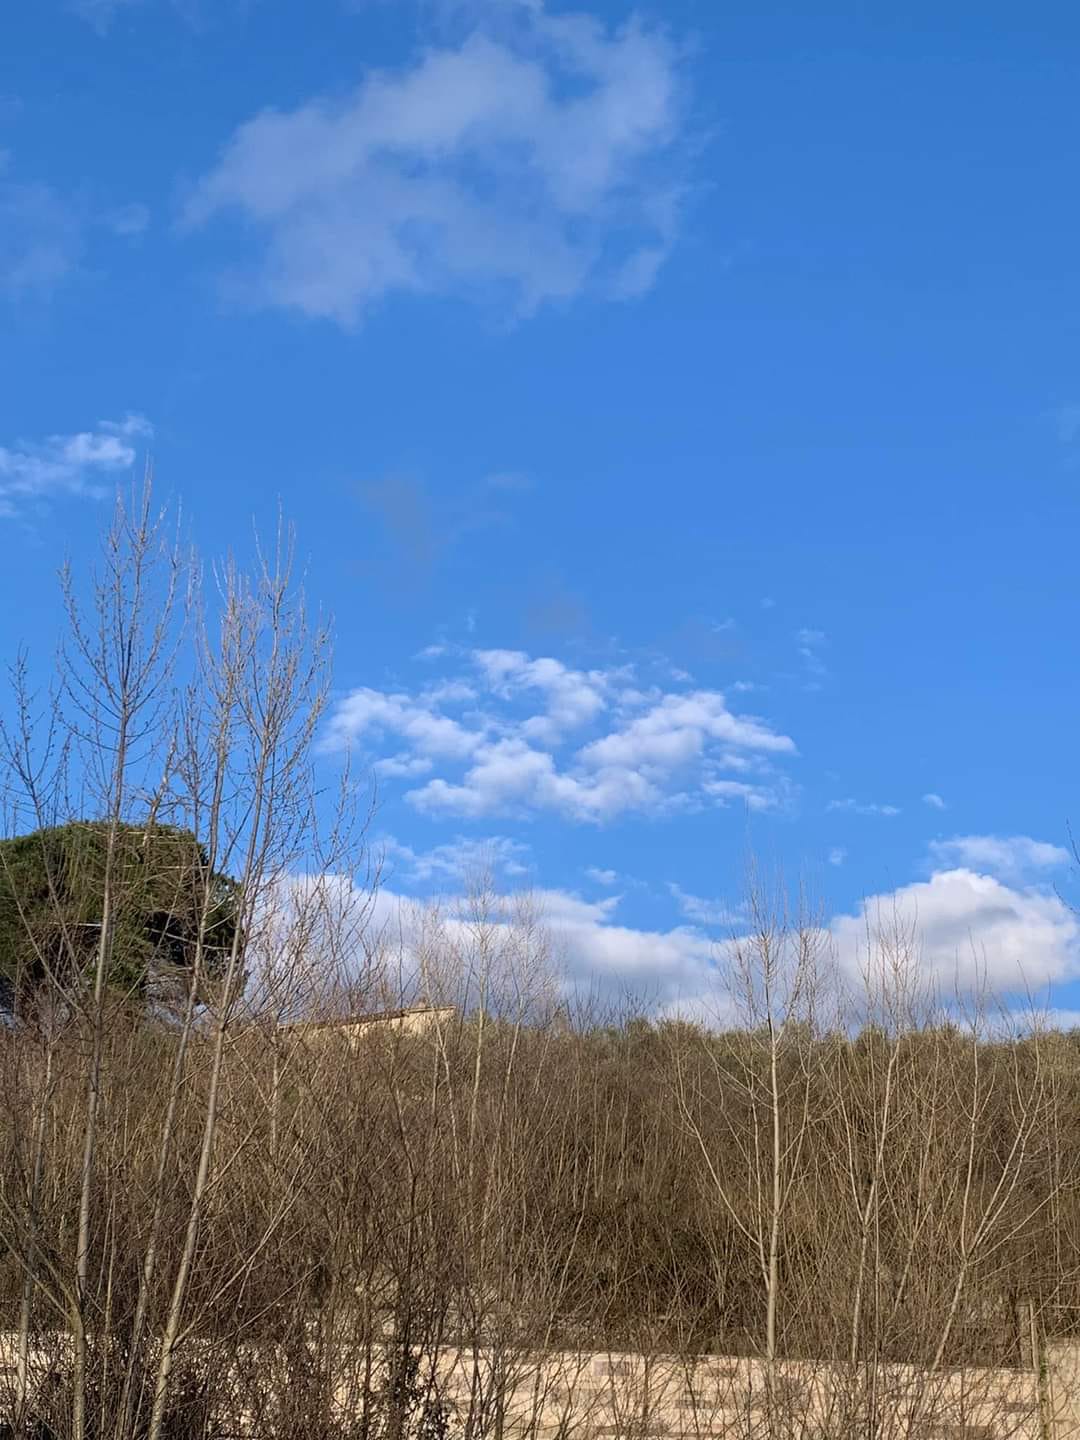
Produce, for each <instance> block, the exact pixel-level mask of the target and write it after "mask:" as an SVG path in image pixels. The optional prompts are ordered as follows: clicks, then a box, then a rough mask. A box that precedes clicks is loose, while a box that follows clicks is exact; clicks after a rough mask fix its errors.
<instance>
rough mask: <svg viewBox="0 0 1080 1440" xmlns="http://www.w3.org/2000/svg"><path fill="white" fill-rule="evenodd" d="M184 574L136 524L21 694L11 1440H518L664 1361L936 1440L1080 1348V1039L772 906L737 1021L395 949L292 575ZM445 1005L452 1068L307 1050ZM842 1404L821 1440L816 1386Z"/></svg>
mask: <svg viewBox="0 0 1080 1440" xmlns="http://www.w3.org/2000/svg"><path fill="white" fill-rule="evenodd" d="M169 534H170V531H169V527H168V524H167V521H166V520H165V518H163V517H162V516H160V515H159V514H157V513H156V512H155V510H154V508H153V503H152V499H151V496H150V493H149V491H148V490H147V491H146V492H143V493H140V494H139V495H137V496H136V497H134V499H133V500H132V501H129V502H128V503H127V504H121V505H120V506H119V508H118V510H117V513H116V517H115V519H114V522H113V525H112V527H111V529H110V530H109V532H108V535H107V537H106V539H105V542H104V545H103V549H102V560H101V567H100V570H99V572H98V574H97V575H96V577H95V578H94V579H93V581H92V583H90V584H89V585H88V586H87V587H85V588H80V584H79V583H77V582H76V581H75V580H74V579H73V577H71V576H65V577H64V594H65V596H66V599H67V604H68V618H69V623H68V630H69V635H68V639H67V643H66V644H65V647H64V650H63V652H62V656H61V662H60V669H59V673H58V675H57V677H56V680H55V683H54V684H53V685H52V686H51V687H50V688H49V689H48V690H47V691H46V692H45V694H44V695H43V696H42V695H38V694H35V693H34V691H33V689H32V685H31V673H32V672H31V668H30V666H29V665H28V663H27V662H26V661H19V662H17V664H16V666H15V667H14V670H13V673H12V694H13V697H14V700H13V707H12V712H11V714H9V716H8V717H7V718H6V720H5V723H4V729H3V736H2V739H3V746H4V758H5V762H6V770H7V775H8V787H7V789H8V794H9V796H10V797H12V798H11V799H10V800H9V833H10V837H11V838H9V839H8V840H7V841H5V842H3V843H0V976H2V977H3V984H4V987H5V988H4V990H3V993H2V995H0V999H3V1002H4V1010H5V1016H6V1018H5V1020H4V1023H3V1024H2V1025H0V1332H2V1333H3V1334H4V1335H5V1336H6V1337H8V1338H7V1340H6V1341H5V1344H6V1345H7V1346H8V1349H9V1351H10V1364H9V1366H8V1373H7V1375H6V1376H5V1375H4V1373H3V1369H2V1368H0V1387H6V1388H2V1389H0V1414H2V1415H5V1416H6V1417H7V1419H6V1423H7V1424H8V1425H9V1427H11V1428H10V1433H12V1434H31V1433H34V1434H37V1435H46V1434H48V1435H53V1436H56V1437H64V1440H68V1437H72V1440H88V1437H90V1436H93V1437H106V1436H109V1437H115V1440H130V1437H135V1436H140V1437H142V1436H146V1437H149V1440H164V1437H168V1436H174V1437H178V1436H181V1435H183V1436H192V1437H194V1436H206V1437H209V1436H212V1435H219V1436H224V1435H226V1434H231V1433H237V1431H236V1429H235V1426H236V1425H237V1424H239V1422H238V1421H237V1419H236V1417H237V1416H238V1415H241V1414H242V1415H243V1416H245V1417H246V1419H245V1422H244V1423H245V1424H246V1425H247V1427H248V1428H247V1431H246V1433H250V1434H255V1435H259V1436H266V1437H282V1440H284V1437H292V1436H301V1435H303V1436H316V1437H320V1436H325V1437H328V1440H329V1437H331V1436H333V1437H341V1440H345V1437H346V1436H350V1437H353V1436H361V1435H362V1436H364V1437H365V1440H414V1437H415V1440H441V1437H443V1436H447V1437H448V1436H451V1435H458V1434H460V1435H461V1436H463V1437H469V1440H473V1437H480V1436H486V1435H488V1434H492V1435H495V1436H499V1437H501V1436H503V1434H504V1433H508V1432H506V1424H507V1421H506V1416H507V1413H508V1412H507V1405H508V1397H509V1396H510V1395H511V1394H519V1393H520V1390H521V1386H522V1383H523V1380H522V1376H523V1374H524V1369H523V1367H526V1366H527V1364H528V1363H530V1357H531V1359H532V1360H535V1357H537V1356H541V1357H543V1356H551V1357H556V1356H566V1355H573V1354H588V1353H592V1352H633V1353H634V1354H636V1355H638V1356H643V1357H650V1356H652V1357H659V1356H665V1357H669V1358H670V1357H678V1358H679V1359H680V1362H683V1363H685V1364H686V1365H687V1366H689V1367H691V1368H692V1366H693V1365H694V1364H695V1363H696V1362H697V1361H698V1360H700V1358H701V1357H705V1356H726V1357H753V1358H754V1360H755V1362H756V1363H759V1364H760V1366H761V1367H762V1368H761V1373H762V1374H763V1375H764V1376H765V1377H766V1385H767V1395H766V1401H767V1403H766V1404H765V1407H764V1409H762V1410H755V1411H754V1412H753V1414H752V1415H750V1412H747V1415H748V1417H749V1418H747V1419H746V1423H745V1425H744V1427H743V1429H742V1430H740V1431H738V1432H736V1431H734V1430H732V1431H729V1432H728V1433H739V1434H743V1435H745V1436H746V1437H747V1440H749V1436H750V1435H757V1434H762V1435H764V1434H769V1435H770V1436H775V1435H781V1434H783V1435H791V1434H805V1435H808V1436H809V1435H811V1434H820V1435H821V1436H822V1437H824V1435H826V1434H829V1435H837V1436H845V1437H846V1436H851V1437H854V1436H856V1435H861V1436H868V1435H877V1434H884V1433H886V1430H885V1429H884V1428H883V1422H882V1419H881V1417H882V1415H883V1414H884V1407H887V1406H888V1405H890V1404H893V1403H894V1401H895V1395H894V1394H893V1393H892V1391H891V1390H890V1386H891V1385H892V1384H893V1382H894V1381H895V1377H896V1376H897V1375H900V1374H903V1375H904V1376H906V1377H907V1379H906V1380H905V1385H906V1386H907V1389H906V1390H905V1400H904V1406H905V1407H906V1408H903V1411H902V1415H903V1424H904V1425H905V1426H906V1427H907V1428H906V1429H905V1430H903V1432H902V1433H906V1434H911V1435H915V1434H922V1435H925V1434H929V1433H931V1432H930V1431H928V1430H927V1428H926V1427H927V1424H928V1423H929V1420H931V1419H932V1418H933V1411H934V1405H935V1404H936V1403H937V1401H936V1399H935V1397H936V1396H939V1395H940V1394H941V1393H943V1392H942V1391H941V1386H942V1385H943V1384H944V1383H945V1381H946V1379H947V1378H948V1377H956V1376H957V1375H958V1374H959V1375H961V1376H967V1375H970V1377H972V1378H971V1383H972V1384H974V1383H975V1381H976V1378H977V1377H978V1376H979V1375H981V1374H984V1373H985V1372H986V1371H987V1370H988V1369H993V1368H1006V1369H1014V1370H1026V1371H1028V1372H1033V1373H1034V1372H1037V1370H1038V1362H1039V1355H1040V1353H1041V1346H1042V1343H1043V1341H1044V1340H1045V1338H1046V1337H1048V1336H1053V1337H1063V1336H1069V1335H1071V1334H1073V1333H1074V1331H1075V1329H1076V1327H1077V1322H1078V1318H1080V1192H1078V1180H1080V1043H1078V1041H1077V1039H1076V1037H1074V1036H1073V1035H1069V1034H1060V1033H1054V1032H1047V1031H1045V1030H1043V1029H1042V1028H1041V1027H1039V1026H1038V1025H1037V1024H1034V1023H1025V1024H1023V1025H1019V1024H1017V1023H1016V1022H1015V1019H1014V1017H1011V1016H1009V1015H1008V1014H1001V1013H998V1012H997V1011H996V1010H995V1009H994V1008H993V1005H992V1003H991V998H990V997H989V996H988V995H985V994H976V995H975V996H974V997H968V998H967V999H966V1000H964V1001H961V1000H959V999H957V998H956V997H941V996H938V995H935V994H934V993H933V992H932V991H931V990H930V989H929V988H928V987H927V985H926V984H925V981H924V979H923V977H922V973H921V971H920V967H919V963H918V953H917V935H916V934H914V933H911V932H908V931H906V930H905V929H904V928H903V927H902V926H899V925H897V924H895V923H894V924H893V925H891V926H885V927H883V928H881V929H879V930H877V931H875V932H874V933H868V935H867V939H866V946H865V954H864V959H863V967H862V972H861V974H859V975H857V976H851V975H847V976H846V977H840V976H839V975H838V974H837V973H835V969H834V967H833V962H832V959H831V956H830V955H829V953H828V946H827V944H826V940H825V937H824V935H823V932H822V930H821V928H820V926H818V925H817V924H815V923H814V921H813V918H812V917H810V916H807V915H805V914H802V913H800V912H798V911H796V912H795V913H789V912H788V910H787V909H786V907H785V903H784V901H783V899H782V897H778V896H770V895H769V894H768V893H766V890H765V888H764V887H763V886H762V885H760V884H757V883H753V884H752V885H751V891H750V903H749V905H748V912H747V913H748V920H747V924H746V926H745V927H744V929H743V932H742V933H741V934H740V935H739V936H738V937H737V938H735V939H733V940H732V941H731V942H730V944H728V945H726V946H725V947H723V949H722V951H721V952H720V953H718V991H717V993H718V997H719V998H722V1008H720V1009H718V1013H717V1016H716V1017H714V1018H713V1019H712V1020H711V1021H707V1022H706V1021H701V1022H694V1021H691V1020H689V1019H685V1018H682V1019H680V1018H676V1017H672V1016H668V1017H658V1016H655V1015H653V1016H651V1017H650V1016H649V1015H648V1014H643V1013H641V1012H640V1010H638V1009H636V1008H635V1007H634V1006H633V1005H632V1004H630V1003H629V1001H627V1003H626V1004H624V1005H622V1006H619V1007H610V1006H608V1007H604V1006H601V1005H600V1004H599V1003H598V1002H596V1001H595V999H594V1000H591V1001H590V1000H587V999H583V998H581V997H576V996H573V995H570V994H568V993H567V991H566V989H565V987H564V986H563V984H562V981H561V977H560V974H559V970H558V965H557V957H556V955H555V953H554V952H553V947H552V944H551V941H550V937H549V936H548V935H547V933H546V932H545V929H544V925H543V917H542V915H541V914H539V913H538V912H537V910H536V909H535V907H534V906H533V905H532V904H531V903H530V902H529V901H528V899H527V897H519V898H517V899H515V898H513V897H510V898H508V897H505V896H501V895H499V894H497V893H496V892H495V890H494V889H493V887H491V886H490V885H489V884H486V883H484V882H483V881H482V879H480V880H478V883H477V884H476V885H475V886H474V887H473V888H472V890H471V891H470V894H469V895H468V896H467V898H466V900H465V901H463V902H462V903H461V904H460V905H458V906H456V907H455V908H453V909H452V910H450V911H447V910H440V909H439V908H438V907H434V906H428V907H420V908H418V909H417V910H416V912H415V913H414V914H412V915H411V916H409V917H407V919H406V920H404V921H403V922H402V924H401V925H400V926H399V927H397V928H396V929H394V930H393V931H392V932H390V931H387V930H385V929H384V930H379V929H378V928H377V927H376V926H375V925H374V923H373V917H372V909H371V898H372V896H373V894H374V893H375V890H376V887H377V882H378V874H377V869H378V866H377V863H375V862H374V861H373V859H372V857H371V854H370V851H369V847H368V846H367V843H366V820H367V813H368V812H367V799H366V796H365V792H364V791H363V790H362V788H358V787H357V785H356V784H354V782H353V781H352V780H351V778H350V777H348V776H346V777H345V782H344V783H343V785H342V787H341V792H340V795H339V796H338V797H337V798H336V799H335V798H334V797H333V796H328V795H327V793H326V790H325V786H324V785H323V784H322V783H321V782H320V778H319V774H318V769H317V765H316V764H315V762H314V759H313V748H312V747H313V741H314V738H315V735H316V733H317V726H318V722H319V716H320V713H321V708H322V705H323V703H324V701H325V697H326V693H327V684H328V677H329V670H328V653H327V642H326V636H325V633H324V632H323V631H322V629H321V628H319V627H317V626H312V625H310V624H309V622H308V621H307V619H306V618H305V612H304V606H303V598H302V595H301V594H300V592H299V589H298V587H297V586H296V584H295V582H294V578H293V569H292V560H291V550H290V544H289V541H288V539H287V537H285V536H283V537H281V538H280V540H279V542H278V543H277V544H276V546H275V547H274V549H273V550H272V551H271V552H270V553H269V554H268V555H262V556H261V557H260V558H259V560H258V562H257V565H256V569H255V572H254V575H253V576H252V577H250V578H249V577H247V576H245V575H244V574H242V573H241V571H240V570H239V569H238V568H237V567H235V566H225V567H224V568H223V569H222V570H221V571H220V572H219V573H218V575H217V577H216V580H215V586H214V591H213V594H214V603H213V608H212V610H211V609H210V608H209V607H208V610H207V613H204V610H203V603H202V601H201V598H200V597H201V595H202V592H203V588H204V587H203V581H202V576H201V573H200V569H199V566H198V565H197V563H196V562H195V561H194V560H193V559H192V558H190V557H188V556H184V555H182V554H180V553H179V552H178V551H177V549H176V547H175V545H174V544H173V543H172V542H171V540H170V539H169ZM358 797H359V798H358ZM88 817H89V818H88ZM420 997H423V999H424V1000H426V1001H427V1002H429V1003H430V1004H432V1005H434V1006H439V1007H445V1009H446V1010H447V1011H448V1013H447V1014H445V1015H444V1016H443V1018H442V1019H440V1020H438V1021H437V1022H432V1023H431V1024H430V1025H429V1026H428V1027H427V1028H425V1029H420V1030H418V1031H417V1032H416V1033H408V1032H406V1031H405V1030H403V1029H401V1028H393V1027H390V1026H385V1027H381V1028H380V1027H378V1026H374V1027H371V1028H369V1029H368V1030H367V1031H365V1032H364V1034H363V1035H362V1036H360V1037H357V1036H356V1035H355V1034H354V1033H350V1031H349V1030H348V1028H347V1027H344V1026H341V1027H336V1026H335V1025H333V1024H329V1023H323V1024H320V1025H318V1026H315V1025H313V1024H308V1023H306V1022H309V1021H313V1020H316V1019H318V1020H321V1021H324V1022H326V1021H330V1020H333V1019H334V1018H335V1017H343V1016H347V1015H355V1014H372V1013H377V1012H379V1011H380V1010H383V1009H386V1008H388V1007H393V1006H402V1005H409V1004H411V1003H414V1002H416V1001H417V1000H418V999H419V998H420ZM718 1003H719V1000H718ZM448 1351H452V1352H453V1353H454V1354H455V1355H456V1356H458V1357H465V1359H464V1360H462V1363H463V1364H464V1363H465V1362H466V1361H467V1366H468V1375H469V1380H468V1385H467V1386H466V1388H465V1390H464V1391H459V1392H455V1396H454V1397H451V1396H450V1395H449V1394H448V1392H447V1391H446V1387H445V1385H444V1383H443V1382H442V1381H441V1380H440V1377H439V1372H438V1368H437V1364H436V1360H437V1357H438V1356H439V1355H440V1354H445V1353H447V1352H448ZM3 1359H4V1357H0V1360H3ZM822 1362H828V1363H829V1365H830V1366H832V1367H833V1372H835V1373H837V1374H842V1375H843V1376H845V1377H846V1380H845V1388H844V1389H843V1393H842V1396H841V1397H840V1399H838V1400H837V1401H836V1403H835V1405H834V1408H833V1410H832V1411H831V1412H830V1416H829V1420H828V1428H821V1426H820V1425H819V1428H818V1430H816V1431H815V1430H814V1424H817V1423H818V1422H817V1421H813V1419H812V1417H811V1415H810V1413H809V1411H808V1410H806V1409H805V1408H804V1409H802V1410H800V1409H799V1408H798V1406H799V1403H800V1402H798V1401H797V1400H795V1399H793V1398H791V1397H792V1394H793V1392H791V1390H790V1375H791V1373H792V1372H791V1369H790V1367H791V1366H792V1365H793V1364H796V1363H802V1364H807V1365H817V1364H819V1363H822ZM785 1367H787V1368H786V1369H785ZM530 1373H534V1374H535V1373H539V1372H535V1371H532V1372H530ZM785 1377H786V1379H785ZM890 1377H891V1379H890ZM912 1377H914V1378H912ZM782 1381H784V1384H782V1383H781V1382H782ZM950 1383H951V1382H950ZM785 1384H786V1385H788V1388H787V1389H786V1388H785ZM1032 1393H1033V1395H1035V1397H1036V1400H1038V1398H1039V1394H1040V1392H1039V1387H1038V1386H1037V1385H1036V1387H1035V1389H1034V1390H1033V1392H1032ZM542 1412H543V1406H542V1405H541V1404H540V1402H539V1401H538V1402H537V1406H536V1410H535V1416H534V1421H533V1428H532V1431H529V1432H528V1433H535V1434H537V1435H540V1434H541V1433H544V1434H546V1433H548V1432H547V1431H543V1432H542V1431H541V1428H540V1419H539V1417H540V1415H541V1413H542ZM897 1413H899V1412H897ZM230 1416H231V1417H232V1419H231V1420H230V1419H229V1417H230ZM1029 1418H1030V1417H1026V1416H1021V1415H1020V1414H1019V1412H1017V1413H1015V1414H1013V1415H1012V1418H1011V1419H1009V1420H1008V1424H1009V1425H1010V1426H1012V1427H1013V1428H1012V1429H1008V1428H1006V1425H1005V1417H1004V1416H1003V1417H1002V1421H1001V1424H1000V1425H999V1426H998V1429H997V1430H996V1431H995V1433H1001V1434H1006V1433H1017V1431H1016V1427H1017V1426H1018V1425H1020V1424H1021V1423H1022V1422H1023V1423H1026V1421H1027V1419H1029ZM620 1423H621V1425H622V1429H623V1430H624V1431H625V1432H626V1433H637V1434H641V1435H642V1436H644V1435H646V1434H649V1433H654V1432H653V1431H650V1430H649V1428H648V1421H647V1416H646V1415H645V1414H644V1412H642V1413H639V1414H638V1415H637V1419H636V1421H634V1422H633V1423H631V1421H630V1419H626V1418H625V1417H624V1420H623V1421H622V1422H620ZM732 1423H734V1422H732ZM740 1423H742V1422H740ZM823 1423H824V1422H822V1424H823ZM634 1424H636V1425H637V1427H638V1428H637V1431H634ZM230 1425H232V1426H233V1427H234V1428H232V1429H230V1428H229V1427H230ZM34 1427H37V1428H36V1429H35V1428H34ZM573 1427H574V1422H573V1415H572V1414H568V1415H567V1418H566V1421H565V1424H563V1426H562V1428H561V1430H560V1431H559V1433H560V1434H566V1435H570V1434H572V1433H574V1428H573ZM755 1427H756V1428H755ZM552 1433H554V1432H552ZM582 1433H584V1432H582ZM709 1433H714V1432H713V1431H710V1432H709ZM890 1433H891V1432H890ZM897 1433H901V1432H899V1431H898V1432H897ZM1026 1433H1034V1432H1026Z"/></svg>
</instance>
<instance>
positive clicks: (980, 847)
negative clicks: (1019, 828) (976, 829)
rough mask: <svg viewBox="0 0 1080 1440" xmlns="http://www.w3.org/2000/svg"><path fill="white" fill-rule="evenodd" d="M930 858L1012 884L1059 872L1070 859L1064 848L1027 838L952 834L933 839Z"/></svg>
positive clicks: (940, 863) (1022, 836)
mask: <svg viewBox="0 0 1080 1440" xmlns="http://www.w3.org/2000/svg"><path fill="white" fill-rule="evenodd" d="M930 856H931V859H932V861H933V862H934V863H935V864H936V865H946V866H947V865H961V866H966V867H968V868H970V869H972V870H981V871H985V872H986V873H987V874H990V875H996V876H999V877H1000V878H1001V879H1003V880H1013V881H1017V880H1023V879H1025V878H1028V877H1031V876H1038V875H1039V874H1040V873H1045V872H1047V871H1049V870H1059V869H1061V868H1062V866H1065V865H1068V864H1069V862H1070V860H1071V858H1072V857H1071V855H1070V854H1069V852H1068V850H1066V849H1065V848H1064V847H1063V846H1061V845H1051V844H1049V843H1048V842H1047V841H1045V840H1033V839H1032V838H1031V837H1030V835H954V836H953V837H952V838H951V839H948V840H932V841H931V842H930Z"/></svg>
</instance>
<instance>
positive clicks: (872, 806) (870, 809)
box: [825, 797, 900, 819]
mask: <svg viewBox="0 0 1080 1440" xmlns="http://www.w3.org/2000/svg"><path fill="white" fill-rule="evenodd" d="M825 809H826V810H846V811H847V812H848V814H850V815H883V816H885V817H886V818H887V819H891V818H892V817H893V816H894V815H899V814H900V807H899V806H898V805H878V804H876V803H875V802H874V801H872V800H870V801H862V800H852V799H851V798H850V797H849V798H848V799H847V800H830V801H829V803H828V805H826V806H825Z"/></svg>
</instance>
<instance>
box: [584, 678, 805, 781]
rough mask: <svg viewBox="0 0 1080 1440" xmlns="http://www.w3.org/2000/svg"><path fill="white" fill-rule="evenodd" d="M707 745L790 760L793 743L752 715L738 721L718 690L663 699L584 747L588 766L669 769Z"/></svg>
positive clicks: (692, 757) (689, 758) (696, 753)
mask: <svg viewBox="0 0 1080 1440" xmlns="http://www.w3.org/2000/svg"><path fill="white" fill-rule="evenodd" d="M711 741H720V742H722V743H723V744H725V745H731V746H738V747H741V748H744V749H748V750H763V751H770V752H773V753H778V754H787V755H791V754H794V752H795V743H794V741H793V740H791V739H790V738H789V737H788V736H787V735H779V734H777V732H776V731H775V730H772V729H770V727H769V726H767V725H766V724H764V723H763V722H762V721H759V720H757V719H755V718H753V717H752V716H736V715H733V714H732V713H731V711H730V710H729V709H728V708H727V705H726V704H725V702H724V697H723V695H721V694H720V693H719V692H717V691H710V690H699V691H695V692H693V693H691V694H689V695H665V696H663V697H662V699H661V700H660V701H659V702H658V703H657V704H655V705H653V706H652V707H651V708H650V709H649V710H648V711H647V713H646V714H644V715H641V716H639V717H638V718H637V719H635V720H633V721H631V723H630V724H629V725H628V726H626V727H625V728H624V729H622V730H619V731H615V732H613V733H612V734H610V735H606V736H605V737H604V738H603V739H602V740H596V741H594V742H593V743H592V744H591V745H587V746H586V747H585V749H584V750H583V751H582V752H581V758H582V759H583V760H584V761H585V763H586V764H588V765H593V766H598V767H599V766H604V765H619V766H633V767H635V768H638V767H640V768H642V769H645V770H648V769H649V768H651V767H657V768H660V769H668V768H671V767H673V766H676V765H682V764H685V763H686V762H688V761H690V760H694V759H696V758H698V757H699V756H701V755H702V754H703V752H704V750H705V748H706V745H707V744H708V743H709V742H711Z"/></svg>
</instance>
